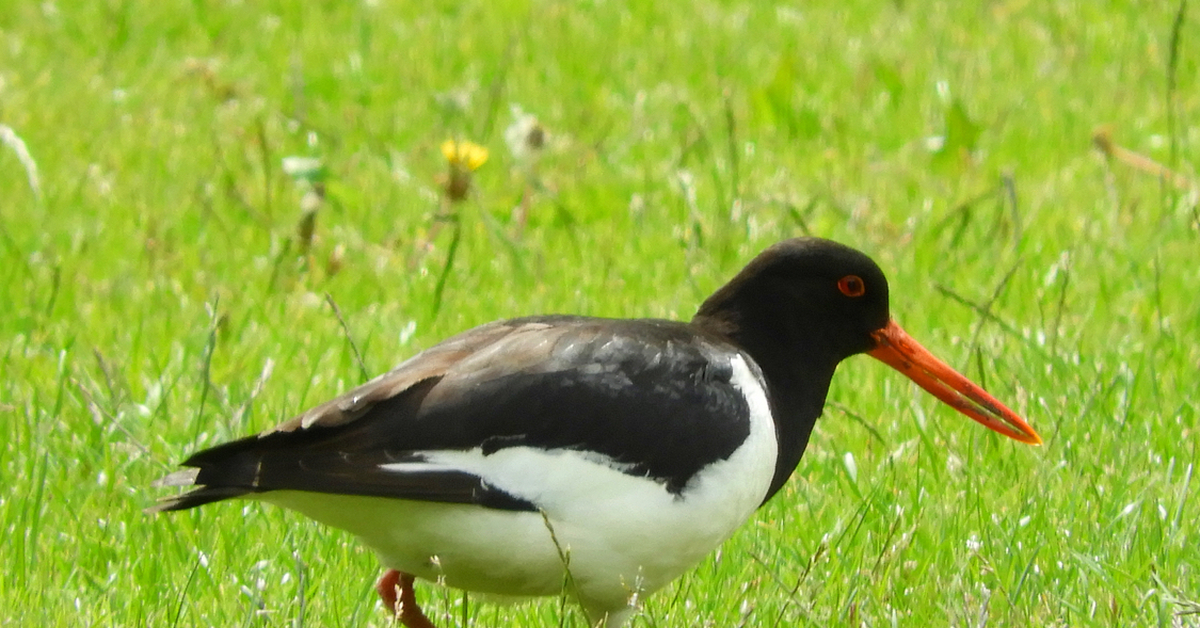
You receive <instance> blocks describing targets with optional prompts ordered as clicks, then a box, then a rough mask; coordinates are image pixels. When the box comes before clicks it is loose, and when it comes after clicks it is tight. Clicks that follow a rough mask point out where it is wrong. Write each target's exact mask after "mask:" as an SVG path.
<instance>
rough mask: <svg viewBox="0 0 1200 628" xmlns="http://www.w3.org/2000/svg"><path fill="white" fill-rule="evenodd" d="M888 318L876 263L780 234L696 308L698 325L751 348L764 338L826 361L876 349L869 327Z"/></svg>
mask: <svg viewBox="0 0 1200 628" xmlns="http://www.w3.org/2000/svg"><path fill="white" fill-rule="evenodd" d="M888 319H889V313H888V284H887V279H886V278H885V277H884V276H883V271H882V270H880V269H879V266H878V265H876V264H875V262H874V261H872V260H871V258H869V257H867V256H866V255H864V254H862V253H861V252H859V251H856V250H854V249H852V248H850V247H848V246H845V245H842V244H838V243H837V242H832V241H830V240H824V239H821V238H794V239H791V240H784V241H783V242H780V243H778V244H776V245H774V246H772V247H770V248H768V249H767V250H765V251H763V252H762V253H761V254H759V256H758V257H756V258H754V260H753V261H751V262H750V263H749V264H748V265H747V266H746V268H744V269H743V270H742V272H740V273H738V275H737V276H736V277H734V278H733V280H731V281H730V282H729V283H728V284H726V285H725V286H724V287H722V288H721V289H720V290H718V291H717V292H716V293H715V294H713V296H711V297H709V299H708V300H707V301H705V302H704V304H703V305H702V306H700V310H699V312H698V313H697V314H696V323H697V324H700V325H701V326H704V327H710V328H712V329H714V330H719V331H720V332H721V333H723V334H726V335H729V336H731V337H732V338H733V339H734V340H735V342H738V344H741V345H742V346H743V348H745V349H747V350H748V351H750V352H751V354H752V355H753V354H755V353H757V352H758V351H762V350H766V349H767V347H756V346H752V345H758V344H760V343H763V342H765V343H766V344H767V345H768V346H770V345H774V346H775V347H777V348H778V349H785V347H786V348H788V349H791V350H792V351H793V352H794V351H795V350H796V349H803V350H804V352H805V353H808V359H809V360H810V361H814V362H817V363H822V362H825V363H828V362H829V361H832V364H828V366H833V365H836V364H837V362H840V361H841V360H843V359H845V358H847V357H850V356H851V355H854V354H856V353H863V352H865V351H869V350H871V349H872V348H874V346H875V344H876V341H875V340H874V338H873V337H872V335H871V334H872V332H875V331H877V330H879V329H881V328H883V327H884V326H885V325H887V322H888ZM795 343H799V344H800V345H802V346H801V347H797V346H795ZM788 344H792V346H791V347H787V346H786V345H788ZM748 345H751V346H748ZM756 349H757V350H758V351H756ZM785 350H786V349H785ZM793 356H795V353H793ZM825 365H826V364H822V366H825Z"/></svg>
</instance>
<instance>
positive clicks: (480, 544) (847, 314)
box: [148, 237, 1042, 628]
mask: <svg viewBox="0 0 1200 628" xmlns="http://www.w3.org/2000/svg"><path fill="white" fill-rule="evenodd" d="M860 353H865V354H867V355H870V356H872V357H874V358H877V359H878V360H880V361H882V362H884V363H885V364H887V365H888V366H890V367H892V368H894V369H896V370H898V371H900V372H901V373H903V374H904V375H906V376H908V377H909V378H910V379H912V380H913V381H914V382H916V383H917V384H918V385H920V386H921V387H922V388H924V389H925V390H926V391H928V392H929V393H931V394H933V395H934V396H935V397H937V398H938V399H940V400H941V401H942V402H944V403H946V404H947V405H949V406H951V407H953V408H954V409H955V410H957V411H958V412H960V413H962V414H963V415H966V416H967V417H969V418H971V419H973V420H975V421H977V422H979V423H981V424H982V425H984V426H985V427H987V428H989V429H991V430H993V431H995V432H998V433H1000V434H1002V435H1005V436H1008V437H1010V438H1013V439H1015V440H1017V441H1020V442H1023V443H1028V444H1033V445H1037V444H1041V442H1042V441H1041V438H1040V437H1039V436H1038V434H1037V432H1036V431H1034V429H1033V428H1032V427H1030V426H1029V424H1028V423H1026V422H1025V420H1023V419H1022V418H1021V417H1020V416H1018V415H1017V414H1016V413H1015V412H1013V411H1012V410H1010V409H1009V408H1007V407H1005V406H1004V404H1002V403H1000V401H998V400H997V399H995V398H994V397H992V396H991V395H990V394H989V393H987V392H986V391H984V390H983V389H982V388H980V387H979V386H977V385H976V384H974V383H972V382H971V381H970V380H969V379H967V378H966V377H964V376H963V375H961V374H959V373H958V372H956V371H955V370H954V369H953V368H951V367H950V366H948V365H947V364H945V363H944V362H942V361H941V360H939V359H938V358H936V357H935V356H934V355H933V354H931V353H930V352H929V351H928V350H926V349H925V348H923V347H922V346H921V345H920V344H919V343H917V342H916V341H915V340H914V339H913V338H912V337H910V336H909V335H908V334H907V333H906V332H905V331H904V330H903V329H902V328H901V327H900V326H899V324H897V323H896V322H895V321H894V320H893V318H892V317H891V314H890V310H889V288H888V282H887V279H886V278H885V276H884V273H883V271H882V270H881V269H880V268H879V266H878V265H877V264H876V263H875V262H874V261H873V260H872V259H871V258H870V257H868V256H867V255H866V254H864V253H862V252H860V251H858V250H856V249H854V248H851V247H849V246H846V245H843V244H839V243H837V242H834V241H831V240H826V239H821V238H815V237H803V238H791V239H787V240H783V241H781V242H778V243H776V244H774V245H772V246H770V247H768V248H767V249H765V250H764V251H762V252H761V253H760V254H759V255H757V256H756V257H755V258H753V259H752V260H751V261H750V263H749V264H748V265H746V266H745V268H744V269H743V270H742V271H741V272H739V273H737V274H736V275H735V276H734V277H733V278H732V279H731V280H730V281H729V283H727V284H725V285H724V286H722V287H721V288H719V289H718V290H717V291H716V292H715V293H713V294H712V295H711V296H710V297H708V299H706V300H705V301H704V302H703V303H702V304H701V305H700V307H699V309H698V311H697V312H696V314H695V316H694V317H693V318H692V319H691V320H690V321H688V322H682V321H669V320H659V319H611V318H595V317H586V316H568V315H543V316H530V317H525V318H515V319H510V320H503V321H497V322H493V323H490V324H485V325H483V326H480V327H476V328H474V329H470V330H468V331H465V332H463V333H460V334H458V335H455V336H452V337H450V338H448V339H446V340H444V341H442V342H441V343H438V344H435V345H433V346H431V347H430V348H428V349H426V350H424V351H422V352H420V353H418V354H416V355H415V356H413V357H411V358H409V359H408V360H406V361H404V362H402V363H401V364H399V366H397V367H395V368H394V369H393V370H391V371H389V372H387V373H385V374H383V375H380V376H379V377H376V378H375V379H372V380H371V381H369V382H367V383H365V384H363V385H361V386H359V387H357V388H354V389H352V390H350V391H349V392H346V393H344V394H343V395H341V396H339V397H337V398H335V399H333V400H331V401H328V402H326V403H323V404H321V405H318V406H316V407H314V408H312V409H310V410H307V411H306V412H303V413H301V414H299V415H298V416H295V417H294V418H292V419H290V420H288V421H286V422H284V423H282V424H280V425H278V426H276V427H274V428H271V429H269V430H267V431H265V432H263V433H260V434H257V435H252V436H248V437H245V438H241V439H238V440H233V441H231V442H227V443H224V444H220V445H217V446H215V447H212V448H209V449H205V450H202V451H199V452H197V453H195V454H193V455H191V456H190V457H188V458H187V459H185V460H184V461H183V462H182V466H183V467H184V469H183V470H181V471H177V472H175V473H172V474H171V475H168V476H167V477H165V478H163V479H161V480H160V481H158V482H157V483H156V484H155V486H160V487H161V486H175V487H180V486H182V487H189V488H190V489H191V490H190V491H188V492H185V493H180V494H177V495H174V496H170V497H165V498H161V499H160V500H159V502H158V503H157V504H156V505H155V506H153V507H152V508H150V509H148V510H150V511H152V512H163V511H176V510H184V509H189V508H193V507H196V506H201V505H204V504H208V503H212V502H219V501H223V500H227V499H233V498H242V499H250V500H256V501H259V502H264V503H267V504H273V505H276V506H280V507H283V508H285V509H290V510H293V511H296V512H299V513H301V514H302V515H305V516H307V517H309V518H311V519H315V520H316V521H318V522H321V523H323V524H326V525H328V526H332V527H334V528H340V529H342V530H346V531H348V532H350V533H351V534H353V535H354V536H355V537H357V538H358V539H359V540H360V541H361V542H362V543H363V544H364V545H366V546H367V547H368V548H370V549H371V550H373V551H374V552H375V554H377V556H378V557H379V559H380V561H381V563H382V565H383V567H384V568H385V571H384V574H383V576H382V577H380V578H379V580H378V582H377V584H376V588H377V590H378V593H379V595H380V598H381V599H382V601H383V604H384V606H385V608H386V609H387V610H388V611H389V612H391V613H392V614H393V618H394V619H395V620H397V621H399V622H400V623H402V624H403V625H404V626H407V627H408V628H433V626H434V624H433V622H432V621H431V620H430V619H429V618H428V617H427V616H426V615H425V614H424V612H423V611H422V610H421V608H420V606H419V604H418V603H417V600H416V593H415V588H414V582H415V581H416V580H417V579H421V580H426V581H432V582H436V583H439V584H442V585H444V586H449V587H454V588H459V589H463V590H466V591H470V592H477V593H483V594H487V595H490V596H498V597H500V598H502V599H506V598H514V597H515V598H527V597H537V596H556V595H564V594H565V595H567V596H569V597H570V598H574V600H575V601H577V602H578V604H579V605H580V606H581V607H582V609H583V611H584V612H585V614H586V615H587V617H588V619H589V621H590V625H592V626H596V627H603V628H617V627H619V626H622V625H624V624H625V623H627V621H628V620H629V619H630V618H631V617H632V616H633V615H634V614H635V612H636V611H637V608H638V606H637V601H638V600H640V599H642V598H644V597H645V596H646V595H648V594H650V593H652V592H654V591H655V590H658V589H660V588H662V587H664V586H666V585H667V584H668V583H670V582H671V581H673V580H674V579H676V578H678V577H679V576H681V575H682V574H684V573H685V572H687V571H688V569H690V568H691V567H692V566H693V565H695V564H696V563H697V562H699V561H700V560H701V559H702V558H704V557H705V556H706V555H708V554H709V553H711V552H712V551H713V550H714V549H715V548H716V547H717V546H719V545H720V544H721V543H722V542H724V541H725V540H726V539H728V538H729V537H730V536H732V535H733V533H734V531H735V530H736V529H737V528H738V527H739V526H740V525H741V524H743V523H744V522H746V521H747V520H748V519H750V518H751V517H752V516H753V514H754V513H755V511H756V510H757V509H758V508H759V507H760V506H762V505H763V504H765V503H766V502H767V501H768V500H770V499H771V498H772V497H773V496H775V495H776V494H778V492H779V490H780V489H781V488H782V487H783V486H784V484H785V482H786V481H787V480H788V478H789V477H790V476H791V475H792V473H793V471H794V470H795V469H796V468H797V465H798V464H799V461H800V458H801V455H802V454H803V453H804V450H805V448H806V446H807V444H808V441H809V437H810V435H811V433H812V430H813V425H814V423H815V421H816V420H817V418H818V417H819V416H820V415H821V413H822V410H823V408H824V406H825V401H826V396H827V394H828V391H829V387H830V384H831V381H832V379H833V376H834V371H835V369H836V368H837V366H838V365H839V363H841V362H842V361H843V360H845V359H847V358H849V357H851V356H853V355H856V354H860Z"/></svg>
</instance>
